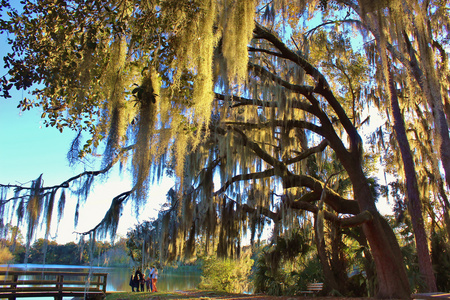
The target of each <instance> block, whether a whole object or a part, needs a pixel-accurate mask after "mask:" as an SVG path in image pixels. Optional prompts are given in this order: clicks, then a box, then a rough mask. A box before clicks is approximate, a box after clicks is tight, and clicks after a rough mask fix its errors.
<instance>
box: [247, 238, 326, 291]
mask: <svg viewBox="0 0 450 300" xmlns="http://www.w3.org/2000/svg"><path fill="white" fill-rule="evenodd" d="M311 242H312V241H311V240H307V239H305V235H304V234H301V233H300V232H298V231H296V232H294V233H293V234H292V236H291V237H290V238H289V237H278V239H277V242H276V244H274V245H271V246H264V247H261V249H259V250H258V251H257V253H256V254H255V255H256V263H255V267H254V270H253V275H252V282H253V285H254V288H255V292H256V293H267V294H269V295H295V294H296V293H297V292H298V291H304V290H305V289H306V285H307V283H309V282H323V272H322V268H321V265H320V262H319V259H318V257H317V255H315V254H314V252H315V251H314V250H315V247H311V246H310V244H311ZM286 245H289V250H288V251H286V250H287V249H286V248H285V247H286Z"/></svg>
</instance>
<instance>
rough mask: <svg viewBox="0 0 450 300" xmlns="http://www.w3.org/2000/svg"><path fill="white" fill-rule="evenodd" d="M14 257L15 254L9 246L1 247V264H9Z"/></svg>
mask: <svg viewBox="0 0 450 300" xmlns="http://www.w3.org/2000/svg"><path fill="white" fill-rule="evenodd" d="M13 259H14V255H12V254H11V252H10V251H9V249H8V248H6V247H0V264H7V263H8V262H11V261H12V260H13Z"/></svg>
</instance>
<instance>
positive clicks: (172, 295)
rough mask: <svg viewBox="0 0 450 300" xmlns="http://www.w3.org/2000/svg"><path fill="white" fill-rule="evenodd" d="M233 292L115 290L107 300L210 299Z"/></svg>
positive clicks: (109, 294)
mask: <svg viewBox="0 0 450 300" xmlns="http://www.w3.org/2000/svg"><path fill="white" fill-rule="evenodd" d="M227 295H230V296H231V297H232V294H229V293H225V292H213V291H202V290H191V291H180V292H157V293H145V292H144V293H137V292H134V293H133V292H114V293H108V295H107V296H106V299H105V300H125V299H127V300H139V299H142V300H144V299H145V300H150V299H172V300H175V299H191V300H208V299H210V297H211V298H216V297H220V296H222V297H223V296H227Z"/></svg>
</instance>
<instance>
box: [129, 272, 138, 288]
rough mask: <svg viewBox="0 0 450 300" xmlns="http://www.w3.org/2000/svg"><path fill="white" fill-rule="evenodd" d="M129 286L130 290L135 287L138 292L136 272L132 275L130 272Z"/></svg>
mask: <svg viewBox="0 0 450 300" xmlns="http://www.w3.org/2000/svg"><path fill="white" fill-rule="evenodd" d="M136 273H137V271H136ZM130 286H131V291H132V292H135V290H134V289H135V288H136V289H137V291H136V292H139V279H138V277H137V275H136V274H134V275H133V274H131V278H130Z"/></svg>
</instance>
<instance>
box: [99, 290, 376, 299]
mask: <svg viewBox="0 0 450 300" xmlns="http://www.w3.org/2000/svg"><path fill="white" fill-rule="evenodd" d="M138 299H141V300H144V299H145V300H160V299H161V300H162V299H171V300H175V299H180V300H181V299H190V300H209V299H211V300H212V299H217V300H218V299H221V300H250V299H257V300H297V299H298V300H304V299H314V300H344V299H345V300H371V299H372V298H346V297H317V296H316V297H302V296H268V295H247V294H230V293H225V292H213V291H202V290H189V291H174V292H158V293H131V292H129V293H123V292H116V293H110V294H108V296H107V297H106V299H105V300H138Z"/></svg>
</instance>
